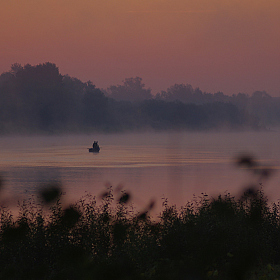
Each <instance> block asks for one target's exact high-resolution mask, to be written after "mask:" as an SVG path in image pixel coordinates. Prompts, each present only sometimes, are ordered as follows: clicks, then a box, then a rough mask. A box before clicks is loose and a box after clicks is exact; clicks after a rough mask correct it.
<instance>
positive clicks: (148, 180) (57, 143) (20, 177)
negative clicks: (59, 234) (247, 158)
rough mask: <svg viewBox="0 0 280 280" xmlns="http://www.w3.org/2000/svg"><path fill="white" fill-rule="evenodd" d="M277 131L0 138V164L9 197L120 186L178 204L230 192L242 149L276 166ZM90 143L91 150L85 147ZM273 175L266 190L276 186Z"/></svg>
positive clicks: (138, 196)
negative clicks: (59, 187)
mask: <svg viewBox="0 0 280 280" xmlns="http://www.w3.org/2000/svg"><path fill="white" fill-rule="evenodd" d="M278 139H279V134H278V133H150V134H148V133H143V134H120V135H110V134H106V135H105V134H103V135H79V136H48V137H43V136H36V137H2V138H1V139H0V147H1V154H0V168H1V171H2V174H3V176H4V178H5V182H6V184H5V185H6V189H7V190H8V192H10V193H11V194H13V193H14V194H17V195H18V194H25V193H34V192H36V190H37V189H38V188H39V187H40V186H41V185H42V184H44V183H45V182H49V181H55V182H61V183H62V184H63V186H64V190H65V192H66V193H67V195H69V196H70V197H73V198H74V197H75V198H77V197H79V196H81V195H83V194H84V193H85V191H88V192H91V193H93V194H98V193H100V191H101V190H103V189H104V186H105V184H106V183H107V182H110V184H112V185H113V186H117V185H118V184H122V185H123V186H124V188H125V189H127V190H130V191H131V193H132V194H133V195H134V198H135V200H134V201H135V203H136V204H137V203H138V204H141V203H144V201H147V200H148V199H150V198H151V197H154V198H156V199H157V200H160V198H161V197H168V198H169V200H170V201H171V202H172V203H177V204H180V205H182V204H184V203H185V201H186V200H188V199H191V197H192V195H193V194H197V195H199V194H200V193H201V192H207V193H209V194H213V195H215V194H216V193H220V192H222V193H223V192H225V191H230V192H233V193H234V192H236V191H237V188H239V187H240V186H241V185H242V184H246V182H247V181H246V180H250V179H251V178H249V177H247V174H246V172H244V171H242V170H238V169H236V168H235V167H234V166H233V164H232V160H233V158H234V157H236V156H237V155H239V154H240V153H242V152H246V153H251V154H253V155H255V156H256V157H257V158H259V159H260V160H261V161H262V163H264V164H269V165H273V166H274V168H276V169H278V163H279V158H280V157H279V156H280V149H279V147H278ZM93 140H98V141H99V144H100V146H101V151H100V153H99V154H93V153H89V152H88V149H87V148H88V147H90V146H91V144H92V142H93ZM278 183H279V175H276V176H275V177H274V178H273V180H271V182H269V183H267V188H268V190H269V191H270V193H271V194H273V195H274V194H275V193H276V192H277V191H276V190H277V188H276V185H278Z"/></svg>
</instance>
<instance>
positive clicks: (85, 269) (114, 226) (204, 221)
mask: <svg viewBox="0 0 280 280" xmlns="http://www.w3.org/2000/svg"><path fill="white" fill-rule="evenodd" d="M41 197H42V198H43V200H42V203H40V202H38V200H36V199H35V198H31V199H29V200H25V201H23V202H22V203H21V204H20V205H19V214H18V216H17V217H14V216H13V215H12V214H11V212H10V211H9V210H8V209H7V208H3V207H2V208H1V209H0V264H1V269H0V279H161V280H162V279H277V277H278V279H280V278H279V275H280V269H279V267H278V265H279V262H280V238H279V237H280V219H279V217H280V214H279V213H280V206H279V204H275V203H273V204H269V203H268V201H267V198H266V196H265V194H264V192H263V191H262V190H258V191H254V192H247V193H246V194H244V195H243V196H242V197H241V198H235V197H233V196H231V195H230V194H228V193H227V194H225V195H221V196H219V197H217V198H209V197H208V196H207V195H203V196H202V197H200V198H194V199H193V200H192V201H190V202H188V203H187V204H186V205H185V206H184V207H183V208H180V209H178V208H176V206H172V205H169V204H168V202H167V201H164V203H163V208H162V212H161V213H160V215H159V217H157V218H156V219H152V218H151V217H150V215H149V209H150V208H152V206H153V205H152V204H151V205H150V207H149V208H148V209H147V211H143V212H142V213H138V212H136V211H134V210H133V209H131V207H130V206H129V204H130V196H129V194H128V193H125V192H123V193H122V196H121V197H119V198H114V197H113V192H112V189H109V190H108V192H107V193H106V194H104V195H103V198H102V202H101V203H97V201H96V198H95V197H93V196H91V195H86V196H84V197H82V198H81V199H80V200H79V201H78V202H77V203H75V204H73V205H71V206H68V207H67V208H63V207H62V203H61V200H60V196H59V191H58V189H55V188H52V189H48V190H46V191H45V192H44V193H42V195H41ZM260 277H262V278H260Z"/></svg>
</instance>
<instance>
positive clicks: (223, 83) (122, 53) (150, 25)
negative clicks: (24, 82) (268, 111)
mask: <svg viewBox="0 0 280 280" xmlns="http://www.w3.org/2000/svg"><path fill="white" fill-rule="evenodd" d="M0 7H1V9H0V26H1V28H0V62H1V63H0V73H2V72H4V71H7V70H9V69H10V66H11V64H12V63H15V62H18V63H21V64H25V63H30V64H32V65H33V64H38V63H43V62H47V61H49V62H53V63H56V64H57V66H58V67H59V68H60V71H61V73H62V74H69V75H70V76H74V77H77V78H79V79H81V80H83V81H87V80H91V81H92V82H93V83H94V84H96V86H98V87H102V88H106V87H108V86H110V85H112V84H120V83H121V82H122V80H124V79H125V78H129V77H135V76H139V77H142V78H143V82H144V83H145V84H146V86H147V87H151V88H152V89H153V93H156V92H157V91H160V90H165V89H167V87H169V86H171V85H173V84H174V83H189V84H191V85H192V86H193V87H200V88H201V89H202V90H203V91H207V92H216V91H223V92H224V93H225V94H233V93H238V92H245V93H252V92H253V91H255V90H266V91H267V92H268V93H270V94H271V95H274V96H277V95H278V96H280V77H279V75H280V1H279V0H79V1H78V0H1V6H0Z"/></svg>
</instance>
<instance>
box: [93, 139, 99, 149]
mask: <svg viewBox="0 0 280 280" xmlns="http://www.w3.org/2000/svg"><path fill="white" fill-rule="evenodd" d="M97 147H98V141H94V142H93V144H92V148H93V149H95V148H97Z"/></svg>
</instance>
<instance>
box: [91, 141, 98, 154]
mask: <svg viewBox="0 0 280 280" xmlns="http://www.w3.org/2000/svg"><path fill="white" fill-rule="evenodd" d="M88 151H89V152H90V153H99V151H100V147H99V145H98V141H94V142H93V144H92V148H89V149H88Z"/></svg>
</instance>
